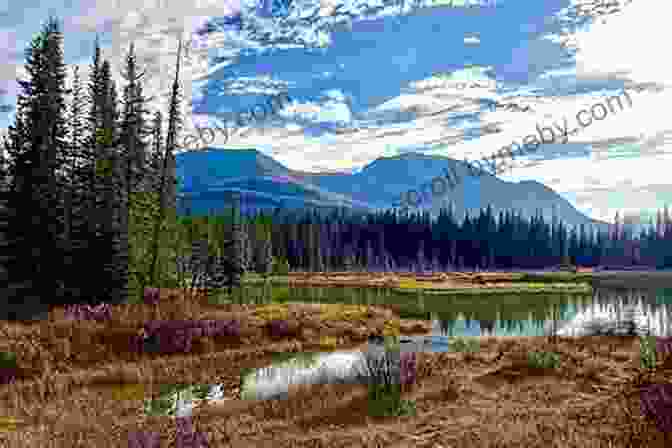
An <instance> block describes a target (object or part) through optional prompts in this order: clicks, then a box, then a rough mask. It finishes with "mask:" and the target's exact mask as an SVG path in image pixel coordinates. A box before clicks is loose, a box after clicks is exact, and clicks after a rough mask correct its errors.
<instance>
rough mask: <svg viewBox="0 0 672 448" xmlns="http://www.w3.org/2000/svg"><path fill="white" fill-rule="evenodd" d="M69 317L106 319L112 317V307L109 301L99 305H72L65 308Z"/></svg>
mask: <svg viewBox="0 0 672 448" xmlns="http://www.w3.org/2000/svg"><path fill="white" fill-rule="evenodd" d="M65 316H66V318H67V319H73V320H96V321H99V322H100V321H105V320H110V319H111V318H112V308H111V307H110V305H109V304H108V303H100V304H98V305H82V304H76V305H70V306H67V307H66V308H65Z"/></svg>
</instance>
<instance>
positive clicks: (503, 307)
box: [242, 285, 672, 349]
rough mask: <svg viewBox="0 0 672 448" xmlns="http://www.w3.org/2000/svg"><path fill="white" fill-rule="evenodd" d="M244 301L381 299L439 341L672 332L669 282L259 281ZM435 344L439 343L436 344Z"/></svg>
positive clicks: (369, 302) (376, 301) (374, 302)
mask: <svg viewBox="0 0 672 448" xmlns="http://www.w3.org/2000/svg"><path fill="white" fill-rule="evenodd" d="M242 296H243V297H245V299H244V300H245V301H246V302H251V303H269V302H280V303H281V302H307V303H345V304H358V305H377V304H381V305H382V304H385V305H392V306H394V307H395V311H396V312H398V313H399V315H400V317H401V318H402V319H403V318H412V319H431V320H432V323H433V329H432V332H431V334H430V335H427V336H433V337H432V338H431V339H430V340H431V341H432V342H434V343H436V344H439V345H440V343H441V341H442V340H444V338H445V337H446V336H486V335H491V336H543V335H547V334H549V333H550V332H551V331H553V328H554V327H553V326H554V325H555V328H556V331H557V332H558V334H559V335H576V336H578V335H581V334H586V332H590V331H596V329H595V328H593V327H591V324H592V323H596V322H603V323H605V325H606V324H607V323H611V324H612V326H611V327H610V326H609V325H607V327H606V329H605V331H609V329H610V328H612V327H614V328H615V329H614V331H615V332H618V331H619V330H620V329H621V328H625V329H627V328H629V327H628V325H630V323H633V324H635V329H634V331H637V330H638V329H639V330H642V329H644V328H646V329H649V330H650V331H651V334H653V335H657V336H670V335H672V328H670V324H669V322H670V321H671V320H672V319H671V317H672V314H670V313H671V312H672V288H655V289H632V288H631V289H627V288H619V289H615V288H614V289H608V288H601V287H596V288H595V289H594V290H593V293H592V294H581V293H572V294H566V293H551V294H515V293H514V294H511V295H506V294H496V295H494V294H479V295H452V296H451V295H448V294H446V295H444V294H441V295H429V294H422V293H417V294H408V293H400V292H397V291H393V290H391V289H389V288H372V287H369V288H355V287H319V286H291V287H290V286H277V285H274V286H273V287H272V288H264V287H263V286H252V285H248V286H245V287H244V288H243V289H242ZM439 349H440V348H439Z"/></svg>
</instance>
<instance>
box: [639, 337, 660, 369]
mask: <svg viewBox="0 0 672 448" xmlns="http://www.w3.org/2000/svg"><path fill="white" fill-rule="evenodd" d="M639 354H640V362H641V366H642V368H644V369H653V368H654V367H655V366H656V337H655V336H644V337H640V339H639Z"/></svg>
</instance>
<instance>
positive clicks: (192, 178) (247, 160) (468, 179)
mask: <svg viewBox="0 0 672 448" xmlns="http://www.w3.org/2000/svg"><path fill="white" fill-rule="evenodd" d="M176 165H177V166H176V171H177V175H178V179H179V184H178V185H180V187H178V188H179V191H180V192H181V195H182V196H183V197H187V196H188V197H190V198H191V199H192V200H193V201H196V202H198V201H199V200H204V199H205V198H206V197H208V198H210V199H209V201H210V207H209V208H213V207H212V206H215V207H214V208H215V209H217V208H219V206H222V204H217V201H218V199H217V195H218V193H219V194H220V196H221V200H219V202H222V201H224V200H225V195H224V194H223V193H225V192H227V191H228V192H233V191H236V192H240V193H243V194H244V195H245V197H246V200H247V201H248V205H249V206H251V207H252V208H254V207H255V206H257V205H258V206H259V207H261V208H264V207H267V206H271V205H269V204H271V203H272V204H274V206H288V207H299V208H300V207H301V206H302V203H303V205H307V206H310V207H313V206H319V207H327V208H329V207H342V206H345V207H349V208H353V209H359V210H362V211H375V210H385V209H391V208H395V207H394V206H395V203H396V204H397V205H399V202H400V199H401V194H402V192H406V191H408V190H410V189H415V190H417V189H418V188H419V186H420V185H421V184H423V183H425V182H428V181H430V180H431V179H432V178H434V177H436V176H441V177H443V176H444V172H445V170H452V171H454V172H456V173H457V175H458V176H459V177H460V179H461V182H460V183H459V184H458V185H457V186H456V187H455V189H454V190H452V191H450V192H448V193H447V194H445V195H444V196H442V197H439V196H438V195H436V196H433V198H432V201H431V203H430V204H420V205H419V207H418V209H419V210H427V211H429V212H430V213H431V214H437V213H438V211H439V209H440V208H441V207H442V206H444V207H446V206H448V204H449V203H451V202H452V204H453V210H454V212H455V213H456V215H457V216H463V215H464V213H466V212H467V211H468V212H469V213H470V215H472V216H473V214H475V213H478V210H480V209H481V208H485V207H486V206H487V205H488V204H490V205H492V207H493V210H494V211H495V212H496V213H498V212H499V211H504V210H507V209H513V210H520V211H521V212H522V214H523V215H524V216H527V217H529V216H532V215H534V214H535V213H536V211H537V210H540V211H541V212H542V214H543V215H544V217H545V218H549V219H550V218H552V216H553V213H555V214H556V216H557V217H558V218H559V219H561V220H563V221H564V222H566V223H568V224H571V225H580V224H584V225H591V226H597V227H598V228H601V229H603V228H605V226H607V225H608V223H606V222H603V221H599V220H595V219H592V218H590V217H588V216H586V215H584V214H582V213H581V212H579V211H578V210H577V209H576V208H574V207H573V206H572V205H571V203H570V202H569V201H567V200H566V199H564V198H563V197H562V196H560V195H559V194H558V193H556V192H555V191H554V190H553V189H552V188H550V187H548V186H546V185H544V184H542V183H540V182H537V181H521V182H507V181H504V180H501V179H499V178H498V177H496V176H494V175H492V174H490V173H483V174H482V175H481V176H478V177H474V176H472V175H471V173H470V172H469V170H468V169H467V167H466V166H465V164H464V162H463V161H459V160H455V159H451V158H449V157H445V156H434V155H426V154H421V153H404V154H400V155H396V156H387V157H379V158H377V159H375V160H373V161H372V162H371V163H369V164H367V165H366V166H365V167H364V168H363V169H362V170H360V171H358V172H356V173H348V172H343V173H333V172H330V173H312V172H306V171H299V170H292V169H290V168H287V167H286V166H284V165H283V164H282V163H280V162H278V161H276V160H275V159H274V158H273V157H271V156H268V155H266V154H263V153H262V152H260V151H258V150H257V149H255V148H250V149H237V150H236V151H230V150H226V149H222V148H205V149H204V150H201V151H188V152H183V153H178V154H176ZM255 198H256V199H255ZM197 208H198V207H197ZM192 212H194V213H196V210H194V209H193V208H192Z"/></svg>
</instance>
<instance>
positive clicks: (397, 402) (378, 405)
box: [368, 384, 416, 417]
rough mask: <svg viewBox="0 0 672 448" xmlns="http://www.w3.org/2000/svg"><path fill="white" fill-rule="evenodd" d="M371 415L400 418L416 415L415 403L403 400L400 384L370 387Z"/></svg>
mask: <svg viewBox="0 0 672 448" xmlns="http://www.w3.org/2000/svg"><path fill="white" fill-rule="evenodd" d="M368 398H369V415H371V416H373V417H400V416H404V415H415V413H416V407H415V401H413V400H404V399H402V398H401V387H400V386H399V385H398V384H372V385H369V392H368Z"/></svg>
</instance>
